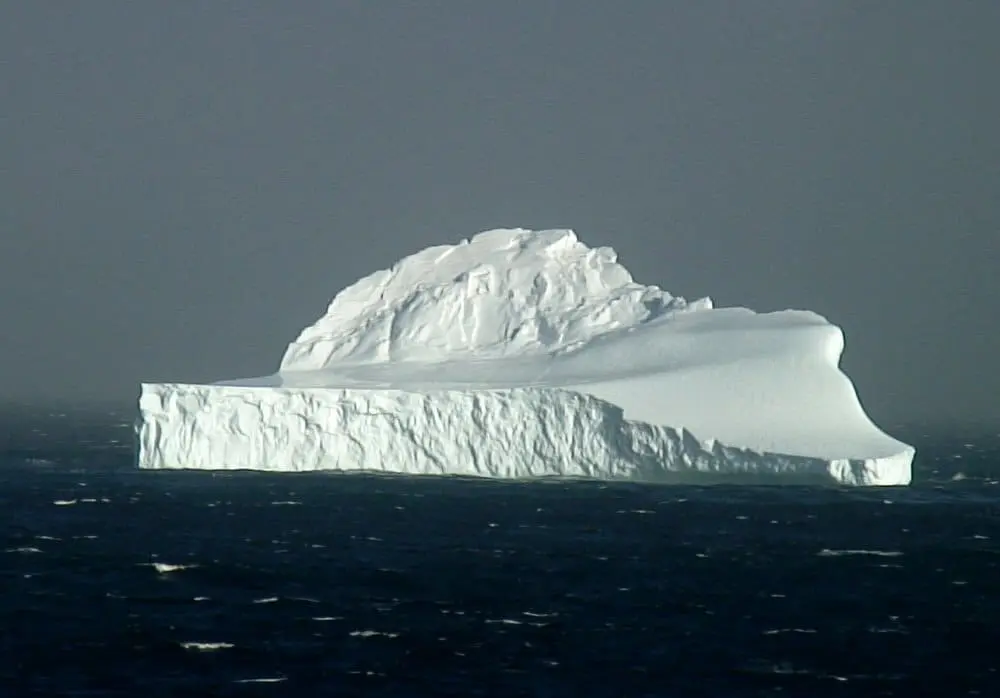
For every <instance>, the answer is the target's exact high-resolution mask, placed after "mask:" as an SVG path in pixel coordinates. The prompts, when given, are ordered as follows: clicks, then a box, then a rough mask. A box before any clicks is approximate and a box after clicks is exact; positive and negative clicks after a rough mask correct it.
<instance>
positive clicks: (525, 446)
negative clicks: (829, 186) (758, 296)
mask: <svg viewBox="0 0 1000 698" xmlns="http://www.w3.org/2000/svg"><path fill="white" fill-rule="evenodd" d="M843 348H844V337H843V333H842V332H841V330H840V329H839V328H838V327H836V326H834V325H832V324H830V323H829V322H827V321H826V320H825V319H824V318H822V317H821V316H819V315H817V314H815V313H812V312H806V311H797V310H796V311H793V310H786V311H782V312H775V313H763V314H759V313H755V312H753V311H751V310H747V309H745V308H713V306H712V302H711V300H710V299H708V298H702V299H700V300H696V301H693V302H689V301H686V300H684V299H683V298H680V297H677V296H672V295H670V294H669V293H667V292H666V291H663V290H661V289H659V288H657V287H655V286H644V285H642V284H639V283H636V282H635V281H633V280H632V277H631V275H630V274H629V272H628V271H627V270H626V269H625V268H624V267H623V266H621V265H620V264H618V262H617V256H616V254H615V252H614V250H612V249H611V248H608V247H598V248H590V247H588V246H587V245H585V244H583V243H582V242H580V241H579V240H578V239H577V237H576V235H575V234H574V233H573V232H572V231H570V230H543V231H531V230H520V229H515V230H490V231H487V232H483V233H480V234H479V235H476V236H475V237H473V238H472V239H470V240H465V241H462V242H461V243H459V244H457V245H448V246H439V247H431V248H428V249H425V250H423V251H421V252H418V253H416V254H413V255H411V256H409V257H406V258H404V259H402V260H401V261H399V262H398V263H397V264H396V265H395V266H393V267H392V268H391V269H388V270H383V271H378V272H375V273H374V274H371V275H370V276H367V277H365V278H363V279H361V280H360V281H358V282H357V283H355V284H354V285H352V286H350V287H348V288H346V289H344V290H343V291H341V292H340V293H339V294H338V295H337V296H336V297H335V298H334V299H333V302H332V303H331V304H330V306H329V308H328V309H327V311H326V314H325V315H323V317H321V318H320V319H319V320H318V321H317V322H316V323H315V324H313V325H312V326H310V327H307V328H306V329H305V330H303V331H302V333H301V334H300V335H299V336H298V338H297V339H296V340H295V341H294V342H292V343H291V344H290V345H289V346H288V348H287V350H286V351H285V355H284V357H283V359H282V361H281V364H280V367H279V369H278V371H277V373H275V374H273V375H270V376H263V377H260V378H248V379H240V380H232V381H225V382H221V383H216V384H211V385H191V384H179V383H159V384H143V385H142V388H141V393H140V397H139V418H138V421H137V423H136V431H137V461H138V465H139V467H141V468H195V469H253V470H270V471H308V470H328V469H329V470H366V471H383V472H397V473H414V474H417V473H421V474H451V475H475V476H488V477H498V478H534V477H568V478H599V479H615V480H641V481H653V482H712V481H736V482H765V483H766V482H773V483H829V484H843V485H905V484H908V483H909V482H910V470H911V463H912V460H913V455H914V449H913V448H912V447H911V446H908V445H906V444H904V443H901V442H899V441H897V440H895V439H893V438H891V437H889V436H888V435H886V434H885V433H883V432H882V431H881V430H879V429H878V427H876V426H875V425H874V424H873V423H872V422H871V421H870V420H869V418H868V417H867V415H866V414H865V413H864V410H863V409H862V407H861V404H860V402H859V400H858V397H857V395H856V393H855V390H854V386H853V385H852V384H851V381H850V380H849V379H848V378H847V376H845V375H844V374H843V373H842V372H841V371H840V369H839V368H838V364H839V360H840V356H841V353H842V351H843Z"/></svg>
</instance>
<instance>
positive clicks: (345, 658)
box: [0, 410, 1000, 697]
mask: <svg viewBox="0 0 1000 698" xmlns="http://www.w3.org/2000/svg"><path fill="white" fill-rule="evenodd" d="M128 419H129V417H128V416H127V415H126V416H124V417H123V416H122V415H116V414H109V413H107V412H104V413H83V412H70V413H58V412H57V413H53V412H37V411H25V410H21V411H12V412H8V413H7V414H6V415H4V416H3V421H2V423H0V448H2V451H0V500H2V501H0V506H2V512H3V517H4V521H5V525H4V528H3V531H2V535H3V540H2V541H0V561H2V568H0V574H2V589H3V590H4V594H3V597H2V598H3V602H2V603H3V606H2V610H0V613H2V628H3V645H2V648H0V695H4V696H6V695H10V696H18V695H38V696H62V695H79V696H134V695H145V696H161V695H163V696H167V695H171V696H173V695H176V696H195V695H215V696H243V695H247V696H257V695H270V696H289V695H294V696H305V695H330V696H352V695H356V696H614V697H619V696H628V697H631V696H692V697H693V696H804V697H817V696H917V695H920V696H922V695H927V696H948V697H953V696H967V695H982V696H997V695H1000V675H998V671H997V667H998V666H1000V659H998V654H1000V652H998V648H1000V633H998V631H997V626H998V624H1000V519H998V503H1000V496H998V495H1000V485H998V484H997V478H1000V438H998V436H997V435H996V434H989V433H987V434H983V433H973V434H971V435H969V434H958V433H955V432H951V433H939V434H934V433H923V432H921V431H917V430H912V431H911V432H910V433H906V432H905V431H899V430H897V431H896V432H895V433H896V434H897V435H899V436H900V437H902V438H904V439H906V440H909V441H910V442H911V443H915V444H916V445H917V446H918V449H919V456H918V458H919V460H918V463H917V480H916V484H915V485H914V486H913V487H910V488H889V489H877V490H874V489H873V490H839V489H818V488H815V489H814V488H800V487H795V488H775V487H743V488H740V487H721V486H715V487H676V486H675V487H667V486H646V485H642V486H640V485H627V484H602V483H579V482H577V483H558V482H544V483H536V484H525V483H503V482H489V481H477V480H467V479H449V478H404V477H390V476H359V475H343V474H321V475H315V474H309V475H278V476H276V475H263V474H255V473H226V474H213V473H188V472H136V471H133V470H132V468H131V448H132V442H131V432H130V425H129V424H127V421H128Z"/></svg>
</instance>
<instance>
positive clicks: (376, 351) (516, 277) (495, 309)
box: [280, 228, 711, 371]
mask: <svg viewBox="0 0 1000 698" xmlns="http://www.w3.org/2000/svg"><path fill="white" fill-rule="evenodd" d="M708 308H711V301H710V300H709V299H708V298H702V299H700V300H698V301H695V302H693V303H688V302H687V301H685V300H684V299H683V298H681V297H677V296H672V295H671V294H669V293H668V292H666V291H664V290H662V289H660V288H657V287H656V286H644V285H642V284H638V283H636V282H635V281H633V280H632V276H631V274H630V273H629V272H628V270H627V269H625V267H623V266H622V265H621V264H619V263H618V255H617V253H616V252H615V251H614V250H613V249H612V248H610V247H596V248H591V247H588V246H587V245H586V244H584V243H583V242H581V241H580V240H579V239H578V238H577V236H576V234H575V233H574V232H573V231H572V230H559V229H553V230H541V231H533V230H525V229H522V228H515V229H496V230H488V231H485V232H482V233H479V234H478V235H475V236H474V237H472V238H471V239H468V240H463V241H461V242H460V243H458V244H456V245H441V246H436V247H430V248H427V249H425V250H422V251H420V252H417V253H415V254H412V255H410V256H408V257H405V258H403V259H402V260H401V261H399V262H397V263H396V264H395V265H394V266H393V267H392V268H390V269H387V270H382V271H377V272H375V273H373V274H370V275H368V276H366V277H365V278H363V279H361V280H360V281H358V282H356V283H354V284H353V285H351V286H349V287H347V288H346V289H344V290H343V291H341V292H340V293H338V294H337V295H336V297H335V298H334V299H333V302H332V303H331V304H330V306H329V308H328V309H327V311H326V314H325V315H324V316H323V317H321V318H320V319H319V320H317V321H316V322H315V323H314V324H313V325H311V326H309V327H307V328H306V329H305V330H303V331H302V333H301V334H300V335H299V336H298V338H297V339H296V340H295V341H294V342H292V344H291V345H289V347H288V349H287V350H286V351H285V355H284V358H283V359H282V361H281V366H280V370H281V371H316V370H322V369H327V368H331V367H332V366H333V365H335V364H338V363H352V364H353V363H371V362H386V361H436V360H446V359H455V358H459V357H461V356H475V358H477V359H485V358H500V357H504V358H509V357H511V356H516V355H526V354H532V355H534V354H542V353H554V352H561V351H567V350H571V349H572V348H574V347H578V346H582V345H583V344H584V343H586V342H588V341H590V340H592V339H594V338H596V337H599V336H601V335H605V334H608V333H611V332H615V331H620V330H624V329H628V328H632V327H637V326H639V325H642V324H644V323H646V322H649V321H651V320H655V319H657V318H660V317H663V316H664V315H668V314H671V313H676V312H680V311H689V310H699V309H708Z"/></svg>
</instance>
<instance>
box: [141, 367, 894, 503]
mask: <svg viewBox="0 0 1000 698" xmlns="http://www.w3.org/2000/svg"><path fill="white" fill-rule="evenodd" d="M136 437H137V464H138V466H139V467H140V468H147V469H164V468H183V469H200V470H264V471H279V472H289V471H291V472H302V471H315V470H341V471H379V472H387V473H407V474H435V475H463V476H479V477H491V478H508V479H527V478H542V477H561V478H573V479H579V478H585V479H601V480H628V481H642V482H661V483H710V482H735V483H741V482H742V483H746V482H755V483H762V484H763V483H772V484H828V485H858V486H871V485H907V484H909V482H910V471H911V463H912V459H913V454H914V451H913V449H912V448H909V447H907V448H905V449H903V450H901V451H900V452H899V453H896V454H892V455H889V456H881V457H873V458H866V459H862V458H843V459H824V458H816V457H810V456H801V455H785V454H776V453H758V452H754V451H752V450H747V449H741V448H738V447H734V446H727V445H724V444H721V443H719V442H717V441H712V440H709V441H701V440H699V439H698V438H696V437H695V436H694V435H693V434H691V433H690V432H688V431H686V430H685V429H683V428H680V427H678V428H670V427H664V426H656V425H652V424H648V423H644V422H638V421H632V420H627V419H625V417H624V412H623V410H622V409H621V408H619V407H617V406H615V405H613V404H612V403H609V402H606V401H604V400H601V399H598V398H595V397H593V396H591V395H587V394H584V393H581V392H577V391H572V390H565V389H560V388H548V387H546V388H511V389H497V390H472V391H469V390H440V391H429V392H415V391H406V390H394V389H381V388H379V389H355V388H342V389H340V388H281V387H243V386H227V385H190V384H178V383H155V384H144V385H143V386H142V390H141V394H140V398H139V418H138V421H137V423H136Z"/></svg>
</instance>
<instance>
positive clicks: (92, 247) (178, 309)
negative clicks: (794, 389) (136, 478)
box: [0, 0, 1000, 422]
mask: <svg viewBox="0 0 1000 698" xmlns="http://www.w3.org/2000/svg"><path fill="white" fill-rule="evenodd" d="M998 30H1000V3H997V2H995V1H994V0H984V1H983V2H975V1H972V0H968V1H964V2H944V1H934V2H930V1H923V0H899V1H897V2H867V1H859V2H848V1H844V0H836V1H834V0H830V1H825V2H820V1H818V0H761V1H754V0H732V1H730V2H719V1H707V0H699V1H698V2H688V1H687V0H683V1H681V0H678V1H676V2H669V1H668V0H648V1H639V0H625V1H624V2H610V1H609V0H601V1H599V2H595V1H587V0H565V1H564V2H555V1H551V0H549V1H546V0H532V1H531V2H518V3H514V2H485V1H484V2H478V1H470V2H462V1H460V0H453V1H451V2H440V1H439V2H434V1H430V0H421V2H402V1H390V0H386V1H385V2H366V1H364V0H358V1H357V2H334V1H330V0H303V1H299V2H288V3H279V2H251V1H247V0H243V1H241V2H222V1H218V2H176V3H167V2H157V3H153V2H131V1H121V2H109V1H102V0H91V1H89V2H86V3H84V2H78V3H68V2H64V3H56V2H39V1H38V0H24V1H20V2H18V1H15V0H8V1H7V2H5V3H3V5H2V7H0V91H2V92H0V322H2V326H3V327H4V334H3V337H2V339H0V385H2V386H3V388H2V390H3V391H4V393H6V397H7V398H22V399H23V398H30V397H50V396H54V397H61V398H74V399H90V398H110V399H114V400H120V401H122V402H127V401H129V400H132V399H134V396H135V395H136V391H137V383H138V382H139V381H140V380H149V381H158V380H181V381H203V380H214V379H219V378H228V377H236V376H241V375H259V374H262V373H269V372H270V371H272V370H273V369H274V368H276V366H277V363H278V361H279V359H280V357H281V354H282V351H283V350H284V347H285V345H286V344H287V343H288V342H289V341H290V340H291V339H292V338H293V337H294V335H295V334H296V333H297V332H298V331H299V330H300V329H301V328H302V327H303V326H305V325H306V324H308V323H310V322H312V321H313V320H314V319H315V318H316V317H317V316H318V315H319V314H320V313H321V312H322V311H323V309H324V308H325V307H326V305H327V303H328V302H329V300H330V298H331V297H332V296H333V295H334V293H335V292H336V291H338V290H339V289H340V288H342V287H343V286H345V285H346V284H348V283H351V282H352V281H354V280H355V279H357V278H358V277H360V276H362V275H365V274H367V273H369V272H372V271H374V270H376V269H379V268H383V267H385V266H387V265H388V264H391V263H392V262H394V261H395V260H396V259H397V258H399V257H401V256H403V255H404V254H407V253H409V252H412V251H415V250H417V249H420V248H422V247H425V246H427V245H429V244H436V243H445V242H453V241H456V240H457V239H459V238H461V237H465V236H467V235H469V234H472V233H474V232H476V231H479V230H482V229H486V228H491V227H499V226H524V227H572V228H575V229H576V230H577V231H578V233H579V234H580V235H581V237H582V238H583V239H584V240H585V241H587V242H588V243H590V244H603V245H611V246H613V247H615V248H616V249H617V250H618V251H619V253H620V256H621V259H622V261H623V263H624V264H625V265H626V266H627V267H628V268H629V269H630V270H631V271H632V273H633V275H634V276H635V277H636V279H637V280H639V281H641V282H645V283H656V284H658V285H660V286H662V287H664V288H666V289H667V290H669V291H671V292H673V293H676V294H679V295H684V296H687V297H692V296H700V295H711V296H712V297H713V299H714V300H715V301H716V303H717V304H718V305H747V306H749V307H752V308H755V309H757V310H775V309H781V308H786V307H799V308H808V309H811V310H815V311H817V312H820V313H822V314H824V315H826V316H827V317H828V318H830V319H831V320H832V321H834V322H836V323H838V324H840V325H841V326H842V327H843V328H844V329H845V331H846V334H847V353H846V355H845V359H844V366H845V368H846V370H847V371H848V373H849V374H850V375H851V377H852V378H853V379H854V381H855V384H856V385H857V386H858V389H859V392H860V395H861V398H862V401H863V402H864V404H865V405H866V407H867V408H868V409H869V412H870V413H871V414H872V416H873V417H874V418H875V419H876V420H878V421H883V422H884V421H887V420H888V421H894V420H905V419H926V418H934V419H937V420H941V421H951V420H959V419H960V420H977V421H981V420H986V419H1000V407H998V402H1000V401H998V399H997V396H998V395H1000V372H998V371H997V370H996V369H995V367H994V366H995V363H994V362H995V360H996V356H997V354H998V351H1000V323H998V314H997V313H998V311H997V307H998V304H1000V293H998V289H1000V281H998V280H997V276H996V274H995V269H996V267H997V262H998V261H1000V249H998V248H1000V208H998V202H1000V136H998V128H1000V90H997V86H996V85H997V83H996V80H997V75H998V74H1000V48H998V44H997V40H996V37H997V32H998Z"/></svg>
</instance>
